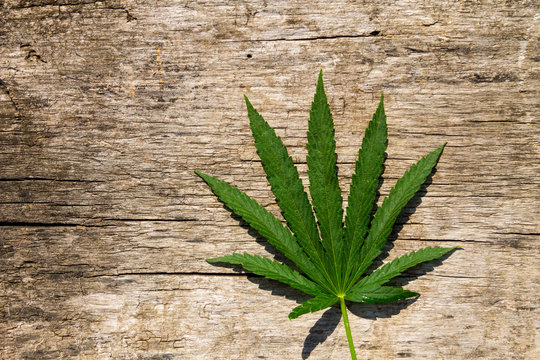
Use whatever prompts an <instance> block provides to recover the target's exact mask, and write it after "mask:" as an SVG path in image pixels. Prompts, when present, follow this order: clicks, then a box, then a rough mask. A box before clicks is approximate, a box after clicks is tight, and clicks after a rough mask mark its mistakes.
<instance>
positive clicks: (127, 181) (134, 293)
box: [0, 0, 540, 360]
mask: <svg viewBox="0 0 540 360" xmlns="http://www.w3.org/2000/svg"><path fill="white" fill-rule="evenodd" d="M539 37H540V4H539V3H538V2H537V1H534V0H531V1H506V2H504V1H498V0H493V1H464V0H462V1H433V2H430V1H412V0H400V1H371V0H369V1H367V0H366V1H344V0H341V1H321V2H319V1H307V0H306V1H172V0H169V1H149V0H137V1H135V0H133V1H132V0H118V1H93V0H61V1H51V0H3V1H0V225H1V227H0V269H1V272H0V352H1V357H2V359H60V358H63V359H147V360H150V359H152V360H158V359H300V358H307V357H309V358H310V359H346V358H348V356H349V355H348V347H347V341H346V337H345V331H344V329H343V324H342V323H340V321H341V319H340V315H339V312H338V310H337V309H330V310H328V311H326V312H325V311H321V312H318V313H315V314H309V315H305V316H303V317H301V318H300V319H297V320H294V321H289V320H288V319H287V314H288V313H289V311H290V309H292V308H293V307H294V306H296V305H297V303H298V302H300V301H303V300H305V299H307V297H306V296H305V295H303V294H302V293H300V292H297V291H296V290H294V289H290V288H288V287H286V286H282V285H280V284H279V283H277V282H274V281H269V280H264V279H262V278H259V277H254V276H251V275H250V274H244V273H239V272H237V271H234V269H229V268H223V267H216V266H211V265H209V264H207V263H206V262H205V261H204V259H205V258H208V257H214V256H219V255H224V254H229V253H231V252H233V251H240V252H242V251H247V252H251V253H258V254H268V253H267V251H266V250H270V251H272V250H271V249H269V248H268V247H267V246H266V243H265V242H264V241H263V240H262V239H258V238H255V237H254V235H253V233H252V232H250V231H249V230H248V229H247V228H246V227H245V226H240V225H242V224H241V223H239V222H238V221H237V220H236V219H235V218H233V217H232V216H231V214H230V212H228V211H227V210H225V209H224V207H223V205H222V204H221V203H219V202H218V201H217V199H216V197H215V196H214V195H213V194H212V193H211V191H210V190H209V189H208V187H207V186H206V185H205V184H204V183H203V182H202V181H201V180H200V179H199V178H197V177H196V176H195V174H194V173H193V170H194V169H198V170H201V171H205V172H208V173H210V174H213V175H216V176H219V177H221V178H223V179H225V180H228V181H231V182H233V183H234V184H236V185H238V186H239V187H240V188H241V189H242V190H244V191H246V192H247V193H248V194H250V195H252V196H253V197H255V198H256V199H257V200H259V201H261V203H263V204H264V205H265V206H267V208H268V209H270V210H272V211H274V212H275V213H276V214H279V211H278V209H277V207H276V205H275V202H274V199H273V197H272V196H271V193H270V191H269V187H268V185H267V182H266V179H265V176H264V172H263V170H262V168H261V166H260V162H259V161H258V158H257V156H256V153H255V150H254V146H253V142H252V139H251V136H250V130H249V127H248V120H247V116H246V111H245V107H244V104H243V99H242V94H247V95H248V96H249V97H250V99H251V100H252V102H253V104H254V105H255V106H256V107H257V108H258V109H259V111H260V112H261V113H262V114H263V115H264V116H265V117H266V119H267V120H268V121H269V123H270V124H271V125H272V126H274V127H275V128H276V129H277V130H276V131H277V132H278V134H279V135H280V136H282V138H283V141H284V143H285V144H286V145H287V146H288V147H289V151H290V153H291V155H292V156H293V159H294V160H295V162H296V163H297V164H298V166H299V168H300V171H301V175H302V176H303V177H304V178H305V155H306V150H305V142H306V129H307V117H308V111H309V107H310V103H311V100H312V96H313V93H314V91H315V82H316V77H317V73H318V71H319V70H320V69H321V68H322V69H323V70H324V78H325V82H326V89H327V93H328V96H329V102H330V105H331V108H332V111H333V113H334V118H335V123H336V141H337V152H338V157H339V158H338V162H339V175H340V179H341V185H342V189H343V190H344V197H345V198H346V196H347V192H346V189H348V186H349V181H350V176H351V172H352V169H353V166H354V161H355V157H356V152H357V150H358V148H359V146H360V144H361V138H362V135H363V131H364V128H365V126H366V124H367V122H368V121H369V119H370V117H371V114H372V112H373V111H374V109H375V107H376V104H377V100H378V97H379V95H380V93H381V92H384V93H385V99H386V109H387V114H388V124H389V139H390V141H389V147H388V151H387V152H388V160H387V163H386V170H385V174H384V179H385V182H384V185H383V186H382V188H381V195H385V194H386V193H387V192H388V189H389V188H390V187H391V186H392V184H393V183H394V181H395V180H396V178H397V177H398V176H400V175H401V174H402V173H403V171H404V170H405V169H406V168H407V167H408V166H409V165H410V164H412V162H413V161H415V160H416V159H418V158H419V157H420V156H422V155H423V154H425V153H427V152H429V151H430V150H432V149H434V148H435V147H436V146H438V145H440V144H441V143H443V142H444V141H448V145H447V147H446V150H445V152H444V154H443V155H442V158H441V160H440V163H439V165H438V167H437V172H436V173H435V174H434V176H433V178H432V183H431V185H429V187H428V188H427V193H426V192H425V191H423V192H422V193H421V194H420V196H418V197H416V199H415V201H413V203H412V204H410V206H408V207H407V208H406V209H405V211H404V213H403V215H402V216H401V217H400V219H399V223H400V224H398V228H397V229H396V233H397V230H399V228H401V230H400V232H399V235H393V236H392V240H393V241H392V245H391V246H389V247H388V249H389V250H390V248H391V247H392V249H391V251H390V258H392V257H394V256H397V255H399V254H402V253H404V252H405V251H410V250H413V249H418V248H420V247H423V246H427V245H445V246H455V245H459V246H462V247H463V250H460V251H457V252H455V253H454V254H452V255H451V256H450V257H449V258H448V259H446V260H444V262H443V263H442V264H441V263H438V262H431V263H429V264H426V265H424V266H420V267H417V268H415V269H414V270H412V271H409V272H407V274H405V275H404V276H402V277H401V279H400V281H401V283H408V282H410V283H409V284H408V285H407V288H408V289H410V290H413V291H418V292H420V293H421V294H422V296H420V297H419V298H418V299H417V300H416V301H409V302H404V303H397V304H393V305H380V306H379V305H377V306H375V305H368V306H364V305H352V306H351V307H350V310H351V311H352V313H353V315H352V316H351V326H352V331H353V336H354V339H355V342H356V347H357V351H358V354H359V358H360V359H398V358H399V359H400V358H404V359H538V358H539V357H540V349H539V348H540V346H539V327H540V320H539V319H540V311H539V293H540V286H539V283H540V279H539V278H540V262H539V255H540V252H539V250H538V245H539V239H540V207H539V205H540V179H539V176H538V174H539V172H540V100H539V99H540V42H539ZM422 195H423V196H422ZM405 221H406V223H405ZM404 223H405V224H404ZM265 248H266V250H265ZM424 273H425V275H424V276H421V277H418V275H419V274H424ZM417 277H418V279H416V278H417ZM412 280H414V281H412Z"/></svg>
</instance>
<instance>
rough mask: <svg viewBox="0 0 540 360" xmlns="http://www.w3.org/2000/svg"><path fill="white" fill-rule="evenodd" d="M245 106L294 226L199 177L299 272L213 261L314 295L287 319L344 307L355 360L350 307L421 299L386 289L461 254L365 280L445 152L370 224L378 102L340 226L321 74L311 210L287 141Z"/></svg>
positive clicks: (379, 132) (382, 131)
mask: <svg viewBox="0 0 540 360" xmlns="http://www.w3.org/2000/svg"><path fill="white" fill-rule="evenodd" d="M245 101H246V105H247V111H248V117H249V120H250V127H251V130H252V133H253V138H254V139H255V146H256V148H257V152H258V154H259V157H260V158H261V162H262V166H263V168H264V171H265V172H266V175H267V177H268V181H269V183H270V185H271V187H272V192H273V193H274V195H275V197H276V200H277V203H278V205H279V207H280V208H281V211H282V213H283V217H284V218H285V220H286V221H287V225H288V227H286V226H284V225H283V224H282V223H281V221H279V220H278V219H277V218H276V217H274V215H272V214H271V213H270V212H268V211H267V210H266V209H265V208H264V207H263V206H261V205H260V204H258V203H257V202H256V201H255V200H253V199H252V198H250V197H249V196H248V195H246V194H245V193H243V192H242V191H240V190H239V189H238V188H237V187H235V186H232V185H230V184H228V183H227V182H225V181H222V180H219V179H217V178H215V177H213V176H210V175H207V174H204V173H202V172H198V171H196V173H197V174H198V175H199V176H200V177H201V178H202V179H203V180H204V181H205V182H206V183H207V184H208V185H209V186H210V187H211V188H212V190H213V191H214V193H215V194H216V195H217V196H218V197H219V199H220V200H221V201H223V202H224V203H225V204H226V205H227V207H229V208H230V209H231V210H232V211H233V212H234V213H236V214H238V215H239V216H240V217H242V219H244V220H245V221H246V222H247V223H248V224H249V225H250V226H251V227H252V228H253V229H255V230H256V231H257V232H258V233H259V234H260V235H262V236H263V237H265V238H266V239H267V240H268V242H269V243H270V244H272V245H273V246H274V247H275V248H276V249H277V250H279V251H280V252H282V253H283V254H284V255H285V256H286V257H287V258H288V259H289V260H291V262H293V263H294V264H295V265H296V267H297V269H298V270H299V271H297V270H295V269H292V268H291V267H289V266H287V265H285V264H283V263H280V262H278V261H275V260H272V259H269V258H265V257H262V256H258V255H250V254H246V253H244V254H238V253H235V254H232V255H227V256H222V257H217V258H212V259H208V260H207V261H208V262H210V263H218V262H221V263H229V264H237V265H241V266H242V267H244V268H245V269H246V270H248V271H251V272H253V273H255V274H258V275H262V276H264V277H267V278H269V279H273V280H277V281H281V282H282V283H285V284H287V285H290V286H292V287H294V288H296V289H299V290H301V291H304V292H305V293H307V294H309V295H313V296H314V297H313V298H311V299H309V300H307V301H305V302H303V303H302V304H300V306H297V307H296V308H294V309H293V310H292V311H291V313H290V314H289V318H290V319H294V318H297V317H299V316H300V315H302V314H305V313H309V312H315V311H319V310H322V309H325V308H327V307H330V306H332V305H334V304H336V303H337V302H339V303H340V305H341V311H342V314H343V319H344V323H345V329H346V332H347V340H348V342H349V348H350V351H351V357H352V358H353V359H356V353H355V350H354V345H353V342H352V336H351V333H350V327H349V322H348V317H347V311H346V307H345V300H348V301H352V302H360V303H362V302H364V303H375V302H382V303H385V302H390V301H396V300H399V299H406V298H409V297H414V296H418V295H419V294H418V293H415V292H412V291H409V290H405V289H402V288H399V287H391V286H384V284H386V283H387V282H388V281H389V280H391V279H392V278H394V277H396V276H398V275H400V274H401V273H403V271H405V270H407V269H409V268H411V267H413V266H415V265H417V264H419V263H422V262H425V261H430V260H433V259H437V258H439V257H441V256H443V255H444V254H446V253H448V252H449V251H451V250H453V249H455V248H443V247H438V246H436V247H427V248H424V249H420V250H418V251H415V252H412V253H410V254H406V255H404V256H401V257H399V258H397V259H395V260H393V261H391V262H388V263H386V264H385V265H384V266H382V267H380V268H379V269H377V270H375V271H373V272H372V273H370V274H369V275H367V276H366V275H365V273H366V270H367V269H368V268H369V267H370V265H371V264H372V262H373V261H374V260H375V259H376V258H377V257H378V256H379V255H380V254H381V251H382V248H383V247H384V245H385V243H386V240H387V238H388V236H389V235H390V233H391V231H392V228H393V226H394V223H395V221H396V218H397V217H398V215H399V214H400V212H401V210H402V209H403V207H404V206H405V205H406V204H407V203H408V202H409V200H411V198H412V197H413V196H414V194H415V193H416V192H417V191H418V190H419V189H420V186H421V185H422V184H423V183H424V182H425V180H426V178H427V176H428V175H429V174H430V173H431V171H432V169H433V167H434V166H435V165H436V164H437V161H438V159H439V157H440V155H441V153H442V151H443V148H444V146H445V145H444V144H443V145H442V146H440V147H439V148H437V149H435V150H434V151H432V152H431V153H429V154H428V155H426V156H425V157H423V158H421V159H420V160H419V161H418V162H417V163H416V164H413V165H412V166H411V167H410V168H409V170H407V171H406V172H405V174H404V175H403V177H401V178H400V179H399V180H398V181H397V183H396V185H395V186H394V188H393V189H392V190H391V191H390V194H389V195H388V197H387V198H386V199H384V201H383V203H382V205H381V206H380V207H378V208H377V210H376V211H375V214H374V215H373V216H372V210H373V207H374V205H375V201H376V192H377V186H378V183H379V178H380V176H381V174H382V170H383V163H384V160H385V151H386V145H387V127H386V115H385V112H384V106H383V96H382V95H381V100H380V103H379V106H378V108H377V110H376V111H375V114H374V115H373V118H372V120H371V121H370V123H369V125H368V127H367V129H366V132H365V136H364V139H363V141H362V147H361V149H360V150H359V152H358V160H357V161H356V167H355V173H354V175H353V177H352V183H351V188H350V195H349V198H348V205H347V209H346V215H345V222H343V204H342V198H341V189H340V188H339V183H338V177H337V170H336V169H337V167H336V153H335V150H336V145H335V141H334V123H333V120H332V115H331V113H330V107H329V106H328V101H327V98H326V94H325V92H324V86H323V79H322V71H321V72H320V73H319V79H318V82H317V90H316V92H315V97H314V99H313V103H312V106H311V112H310V119H309V130H308V143H307V149H308V155H307V165H308V177H309V191H310V194H311V200H312V201H311V203H310V202H309V200H308V195H307V194H306V192H305V190H304V185H303V184H302V181H301V180H300V177H299V176H298V171H297V169H296V167H295V165H294V164H293V161H292V159H291V157H290V156H289V154H288V152H287V149H286V148H285V146H284V145H283V143H282V141H281V139H280V137H279V136H277V135H276V133H275V132H274V130H273V129H272V128H271V127H270V126H269V125H268V123H267V122H266V121H265V120H264V119H263V117H262V116H261V115H259V113H258V112H257V110H255V108H254V107H253V106H252V105H251V103H250V102H249V100H248V98H247V97H245ZM363 275H364V277H362V276H363Z"/></svg>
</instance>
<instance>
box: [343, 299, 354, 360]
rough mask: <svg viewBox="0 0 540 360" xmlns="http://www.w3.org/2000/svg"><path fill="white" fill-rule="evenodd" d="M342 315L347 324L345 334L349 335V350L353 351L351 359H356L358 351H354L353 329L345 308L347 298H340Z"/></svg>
mask: <svg viewBox="0 0 540 360" xmlns="http://www.w3.org/2000/svg"><path fill="white" fill-rule="evenodd" d="M339 301H340V303H341V314H343V323H344V324H345V332H346V333H347V341H348V342H349V350H350V351H351V359H352V360H357V359H356V351H355V350H354V344H353V339H352V335H351V327H350V326H349V317H348V316H347V307H346V306H345V297H343V296H340V297H339Z"/></svg>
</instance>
